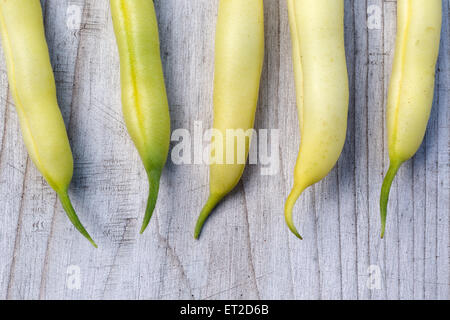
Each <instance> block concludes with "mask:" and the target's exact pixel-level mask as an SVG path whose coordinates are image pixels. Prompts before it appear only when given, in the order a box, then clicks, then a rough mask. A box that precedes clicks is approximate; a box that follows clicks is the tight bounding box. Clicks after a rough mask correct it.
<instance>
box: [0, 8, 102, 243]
mask: <svg viewBox="0 0 450 320" xmlns="http://www.w3.org/2000/svg"><path fill="white" fill-rule="evenodd" d="M0 29H1V38H2V44H3V51H4V54H5V58H6V64H7V69H8V79H9V86H10V90H11V92H12V95H13V98H14V101H15V105H16V110H17V113H18V116H19V121H20V126H21V129H22V135H23V139H24V142H25V145H26V147H27V149H28V153H29V155H30V157H31V159H32V160H33V162H34V164H35V165H36V167H37V168H38V169H39V171H40V172H41V173H42V175H43V176H44V178H45V180H46V181H47V182H48V184H49V185H50V186H51V187H52V188H53V189H54V190H55V191H56V192H57V194H58V196H59V198H60V200H61V203H62V205H63V208H64V210H65V211H66V213H67V215H68V217H69V219H70V221H71V222H72V223H73V224H74V226H75V227H76V228H77V229H78V231H80V232H81V234H82V235H83V236H85V237H86V238H87V239H88V240H89V241H90V242H91V243H92V244H93V245H94V246H95V247H97V245H96V244H95V242H94V241H93V240H92V238H91V237H90V235H89V234H88V232H87V231H86V229H85V228H84V227H83V225H82V224H81V222H80V220H79V219H78V217H77V215H76V213H75V210H74V208H73V207H72V204H71V202H70V199H69V195H68V192H67V190H68V187H69V184H70V181H71V180H72V175H73V158H72V151H71V149H70V145H69V139H68V137H67V132H66V128H65V126H64V121H63V118H62V116H61V112H60V110H59V107H58V102H57V98H56V86H55V79H54V75H53V71H52V67H51V64H50V56H49V53H48V47H47V42H46V40H45V33H44V24H43V17H42V9H41V5H40V2H39V0H1V1H0Z"/></svg>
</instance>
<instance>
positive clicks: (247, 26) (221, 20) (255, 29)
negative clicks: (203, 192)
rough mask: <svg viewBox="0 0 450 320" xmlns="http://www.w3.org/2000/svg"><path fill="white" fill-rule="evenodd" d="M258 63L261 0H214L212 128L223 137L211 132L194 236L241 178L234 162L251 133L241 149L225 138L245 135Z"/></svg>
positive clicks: (254, 99) (261, 40)
mask: <svg viewBox="0 0 450 320" xmlns="http://www.w3.org/2000/svg"><path fill="white" fill-rule="evenodd" d="M263 62H264V6H263V1H262V0H220V2H219V13H218V20H217V26H216V43H215V73H214V97H213V100H214V125H213V127H214V129H215V130H216V131H217V132H218V133H220V136H221V137H222V138H223V139H219V137H218V136H214V137H213V142H212V149H213V151H212V153H213V154H214V155H213V156H212V158H214V160H212V164H211V165H210V195H209V198H208V201H207V203H206V205H205V206H204V208H203V210H202V211H201V213H200V216H199V218H198V221H197V224H196V227H195V235H194V236H195V238H198V237H199V235H200V232H201V229H202V227H203V224H204V222H205V221H206V219H207V218H208V216H209V214H210V213H211V211H212V210H213V209H214V208H215V207H216V205H217V204H218V203H219V202H220V201H221V200H222V199H223V198H224V197H225V196H226V195H227V194H228V193H229V192H230V191H231V190H232V189H233V188H234V187H235V186H236V184H237V183H238V182H239V180H240V179H241V177H242V173H243V171H244V168H245V160H244V161H239V158H241V159H242V158H243V159H246V158H247V156H248V152H249V145H250V138H251V135H250V134H249V135H247V137H244V138H245V139H246V141H245V147H244V149H245V150H243V152H241V150H240V148H238V143H237V142H236V141H235V140H232V139H227V131H228V132H230V131H229V130H234V132H235V133H237V134H238V135H239V134H243V135H245V134H246V133H248V131H247V130H249V129H252V128H253V125H254V122H255V112H256V106H257V103H258V95H259V83H260V78H261V72H262V67H263ZM239 130H240V131H239ZM219 140H222V141H219ZM242 153H245V155H242ZM219 154H220V156H219ZM220 158H221V159H220ZM227 159H233V161H227ZM242 162H243V163H242Z"/></svg>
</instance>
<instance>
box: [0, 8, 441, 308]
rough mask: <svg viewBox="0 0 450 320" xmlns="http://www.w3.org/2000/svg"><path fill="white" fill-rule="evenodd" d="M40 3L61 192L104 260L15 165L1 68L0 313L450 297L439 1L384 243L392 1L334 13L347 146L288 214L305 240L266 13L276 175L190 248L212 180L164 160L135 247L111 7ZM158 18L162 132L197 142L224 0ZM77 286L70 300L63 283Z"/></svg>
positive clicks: (265, 83) (223, 208) (137, 179)
mask: <svg viewBox="0 0 450 320" xmlns="http://www.w3.org/2000/svg"><path fill="white" fill-rule="evenodd" d="M41 2H42V6H43V11H44V16H45V19H44V20H45V27H46V35H47V39H48V43H49V50H50V55H51V60H52V65H53V68H54V71H55V78H56V82H57V89H58V99H59V103H60V107H61V110H62V113H63V116H64V119H65V121H66V125H67V129H68V133H69V137H70V141H71V145H72V149H73V154H74V160H75V173H74V178H73V182H72V184H71V189H70V194H71V197H72V198H73V202H74V206H75V208H76V209H77V211H78V214H79V216H80V218H81V220H82V221H83V222H84V224H85V225H86V227H87V228H88V230H89V231H90V232H91V234H92V235H93V237H94V238H95V239H96V241H97V243H98V244H99V245H100V249H98V250H95V249H93V248H92V247H91V246H90V244H89V243H88V242H87V241H85V240H84V239H83V238H82V237H81V236H80V235H79V234H78V232H77V231H76V230H75V229H74V227H72V226H71V224H70V222H69V221H68V219H67V218H66V216H65V214H64V212H63V210H62V208H61V206H60V204H59V202H58V201H57V199H56V196H55V194H54V192H53V191H52V190H51V188H50V187H49V186H48V185H47V184H46V183H45V181H44V180H43V178H42V177H41V176H40V174H39V173H38V171H37V170H36V169H35V167H34V165H33V164H32V163H31V161H30V159H29V157H28V156H27V153H26V150H25V148H24V145H23V142H22V137H21V134H20V128H19V125H18V119H17V115H16V112H15V110H14V104H13V101H12V98H11V95H10V93H9V88H8V83H7V76H6V71H5V68H6V67H5V64H4V59H3V54H2V58H1V60H0V61H1V62H0V71H1V72H0V208H1V209H0V211H1V214H0V252H1V255H0V298H1V299H449V288H450V279H449V275H450V269H449V262H450V260H449V245H450V243H449V231H450V225H449V208H450V204H449V198H450V197H449V196H450V186H449V181H450V170H449V157H450V144H449V141H450V140H449V138H450V137H449V134H450V129H449V121H450V113H449V103H450V43H449V42H450V41H449V40H450V24H449V23H450V22H449V21H450V19H449V14H450V12H449V1H448V0H443V4H444V23H443V35H442V47H441V53H440V60H439V67H438V72H437V82H436V97H435V105H434V107H433V111H432V115H431V120H430V123H429V126H428V131H427V135H426V138H425V141H424V143H423V145H422V147H421V149H420V150H419V152H418V153H417V155H416V156H415V157H414V159H413V160H411V161H409V162H408V163H406V164H405V165H404V166H403V167H402V168H401V170H400V172H399V175H398V177H397V179H396V180H395V182H394V185H393V189H392V194H391V201H390V204H389V216H388V227H387V236H386V239H385V240H380V239H379V212H378V198H379V192H380V186H381V182H382V178H383V174H384V173H385V172H386V170H387V166H388V154H387V148H386V147H385V146H386V143H385V141H386V130H385V113H384V108H385V97H386V94H387V88H388V81H389V75H390V72H391V65H392V59H393V53H394V43H395V31H396V1H383V0H346V2H345V4H346V14H345V17H346V27H345V30H346V46H347V58H348V67H349V77H350V87H351V103H350V112H349V130H348V135H347V136H348V139H347V143H346V145H345V148H344V151H343V154H342V156H341V158H340V160H339V163H338V165H337V166H336V168H335V169H334V170H333V172H331V174H330V175H329V176H328V177H327V178H326V179H324V180H323V181H322V182H320V183H319V184H317V185H316V186H314V187H312V188H310V189H309V190H307V191H306V192H305V194H304V195H303V196H302V197H301V198H300V200H299V202H298V204H297V206H296V208H295V220H296V223H297V224H298V226H299V229H300V230H301V232H302V234H303V235H304V237H305V240H304V241H302V242H301V241H298V240H297V239H296V238H294V237H293V236H292V235H291V234H290V233H289V231H288V229H287V227H286V226H285V223H284V217H283V205H284V200H285V198H286V197H287V195H288V192H289V191H290V188H291V186H292V183H293V177H292V174H293V168H294V164H295V159H296V155H297V151H298V145H299V142H300V137H299V130H298V120H297V114H296V106H295V89H294V78H293V71H292V61H291V43H290V35H289V26H288V18H287V6H286V3H285V1H279V0H266V1H265V18H266V58H265V66H264V71H263V77H262V82H261V92H260V102H259V107H258V113H257V119H256V124H255V126H256V128H257V129H278V132H279V136H280V140H279V146H277V149H278V151H279V161H280V169H279V172H278V173H277V174H275V175H273V176H264V175H261V165H250V166H248V167H247V169H246V171H245V174H244V177H243V179H242V181H241V182H240V183H239V185H238V186H237V187H236V190H235V191H234V192H233V193H232V194H231V195H230V196H228V197H227V198H226V200H225V201H224V202H223V203H222V204H221V205H219V207H218V208H217V210H216V211H215V213H214V214H213V215H212V216H211V218H210V219H209V221H208V223H207V224H206V226H205V229H204V233H203V234H202V237H201V239H200V241H194V239H193V228H194V224H195V219H196V217H197V214H198V212H199V210H200V209H201V207H202V205H203V203H204V201H206V197H207V193H208V168H207V166H206V165H198V164H192V165H175V164H174V163H173V162H172V161H170V160H169V162H168V164H167V166H166V168H165V170H164V173H163V177H162V181H161V189H160V195H159V202H158V205H157V208H156V211H155V214H154V217H153V220H152V222H151V224H150V227H149V229H148V230H147V232H146V233H145V234H144V235H142V236H140V235H139V234H138V228H139V226H140V223H141V219H142V216H143V212H144V209H145V201H146V193H147V182H146V179H145V172H144V169H143V167H142V164H141V162H140V160H139V157H138V155H137V152H136V150H135V149H134V146H133V144H132V143H131V141H130V139H129V137H128V134H127V132H126V128H125V125H124V122H123V119H122V114H121V104H120V82H119V59H118V54H117V49H116V44H115V38H114V34H113V29H112V23H111V17H110V13H109V2H108V1H107V0H42V1H41ZM155 4H156V10H157V14H158V19H159V25H160V35H161V55H162V58H163V63H164V69H165V76H166V84H167V92H168V97H169V102H170V106H171V116H172V127H173V129H177V128H184V129H188V130H189V131H190V132H191V133H193V132H194V128H195V126H196V125H198V124H199V122H198V121H202V125H203V128H204V129H205V130H206V129H207V128H209V127H210V126H211V123H212V89H213V88H212V80H213V67H214V29H215V21H216V16H217V4H218V1H217V0H214V1H211V0H195V1H192V0H166V1H155ZM377 13H380V15H379V24H377V23H375V24H374V23H373V22H374V21H373V20H371V19H374V17H375V18H376V17H377ZM368 21H369V23H368ZM375 22H376V21H375ZM0 50H1V49H0ZM175 144H176V142H173V143H172V145H175ZM205 145H206V142H205ZM192 156H193V157H194V152H192ZM78 271H79V272H80V273H79V275H80V283H79V284H80V286H79V287H78V286H77V285H73V282H71V281H72V280H73V279H76V276H77V275H78V273H77V272H78ZM377 275H379V277H380V281H379V283H377ZM74 277H75V278H74ZM75 283H76V282H75ZM378 284H379V286H378Z"/></svg>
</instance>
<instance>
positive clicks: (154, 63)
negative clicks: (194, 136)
mask: <svg viewBox="0 0 450 320" xmlns="http://www.w3.org/2000/svg"><path fill="white" fill-rule="evenodd" d="M111 12H112V18H113V24H114V31H115V34H116V39H117V45H118V48H119V55H120V75H121V86H122V108H123V115H124V118H125V123H126V125H127V128H128V132H129V134H130V136H131V138H132V140H133V142H134V144H135V146H136V148H137V150H138V152H139V155H140V157H141V159H142V162H143V164H144V167H145V170H146V172H147V176H148V180H149V189H150V191H149V197H148V202H147V208H146V212H145V217H144V221H143V224H142V228H141V233H143V232H144V231H145V229H146V227H147V226H148V224H149V222H150V219H151V216H152V214H153V211H154V209H155V206H156V201H157V197H158V191H159V182H160V177H161V171H162V169H163V167H164V165H165V163H166V160H167V154H168V152H169V144H170V114H169V104H168V101H167V95H166V87H165V83H164V73H163V66H162V62H161V56H160V46H159V35H158V22H157V20H156V13H155V7H154V4H153V1H152V0H133V1H130V0H111Z"/></svg>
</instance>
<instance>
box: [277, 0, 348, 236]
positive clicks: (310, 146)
mask: <svg viewBox="0 0 450 320" xmlns="http://www.w3.org/2000/svg"><path fill="white" fill-rule="evenodd" d="M288 10H289V23H290V29H291V38H292V48H293V49H292V52H293V55H292V58H293V63H294V73H295V86H296V91H297V107H298V114H299V122H300V132H301V144H300V151H299V155H298V158H297V163H296V166H295V172H294V187H293V189H292V192H291V193H290V195H289V197H288V199H287V201H286V206H285V218H286V222H287V224H288V227H289V229H290V230H291V231H292V232H293V233H294V234H295V235H296V236H297V237H298V238H300V239H301V236H300V234H299V233H298V231H297V229H296V228H295V226H294V223H293V219H292V211H293V208H294V205H295V203H296V201H297V199H298V198H299V196H300V195H301V194H302V193H303V191H304V190H305V189H306V188H308V187H309V186H311V185H313V184H315V183H316V182H318V181H320V180H322V179H323V178H324V177H326V176H327V175H328V173H329V172H330V171H331V170H332V168H333V167H334V166H335V164H336V162H337V160H338V159H339V156H340V154H341V152H342V149H343V146H344V143H345V137H346V131H347V114H348V103H349V88H348V74H347V64H346V58H345V45H344V0H314V1H310V0H288Z"/></svg>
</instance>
